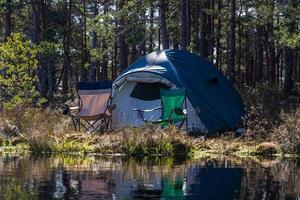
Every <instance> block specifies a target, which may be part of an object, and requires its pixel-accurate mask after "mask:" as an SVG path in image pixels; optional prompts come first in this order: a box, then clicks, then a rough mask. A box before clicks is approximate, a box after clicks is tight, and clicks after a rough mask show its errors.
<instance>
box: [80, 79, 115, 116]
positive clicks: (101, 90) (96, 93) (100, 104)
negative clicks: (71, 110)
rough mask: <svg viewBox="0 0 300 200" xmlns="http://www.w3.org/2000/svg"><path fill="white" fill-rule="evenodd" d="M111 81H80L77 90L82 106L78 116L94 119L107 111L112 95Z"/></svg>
mask: <svg viewBox="0 0 300 200" xmlns="http://www.w3.org/2000/svg"><path fill="white" fill-rule="evenodd" d="M111 87H112V82H111V81H100V82H78V84H77V91H78V95H79V98H80V101H81V108H80V111H79V113H78V115H77V116H79V117H85V119H86V120H93V119H94V118H97V117H98V116H99V115H101V114H104V113H105V112H106V111H107V105H108V103H109V99H110V95H111Z"/></svg>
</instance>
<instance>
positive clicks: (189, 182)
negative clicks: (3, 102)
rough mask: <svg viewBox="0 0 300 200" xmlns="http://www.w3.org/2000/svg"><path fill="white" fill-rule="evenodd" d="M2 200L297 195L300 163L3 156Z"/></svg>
mask: <svg viewBox="0 0 300 200" xmlns="http://www.w3.org/2000/svg"><path fill="white" fill-rule="evenodd" d="M0 199H14V200H15V199H84V200H86V199H87V200H89V199H122V200H123V199H124V200H125V199H166V200H167V199H172V200H173V199H178V200H180V199H191V200H192V199H199V200H216V199H220V200H227V199H270V200H276V199H288V200H289V199H300V163H299V160H296V159H293V160H292V159H290V160H255V159H250V158H245V159H240V158H239V159H237V158H228V157H227V158H209V159H199V160H193V161H191V160H184V159H177V160H174V159H172V158H144V159H133V158H124V157H86V158H83V157H76V156H67V157H59V156H54V157H13V156H2V157H1V159H0Z"/></svg>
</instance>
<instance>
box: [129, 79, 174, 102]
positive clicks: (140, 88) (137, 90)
mask: <svg viewBox="0 0 300 200" xmlns="http://www.w3.org/2000/svg"><path fill="white" fill-rule="evenodd" d="M169 88H170V86H168V85H165V84H163V83H160V82H155V83H142V82H137V83H136V85H135V87H134V89H133V90H132V92H131V94H130V97H134V98H137V99H141V100H144V101H153V100H156V99H160V89H169Z"/></svg>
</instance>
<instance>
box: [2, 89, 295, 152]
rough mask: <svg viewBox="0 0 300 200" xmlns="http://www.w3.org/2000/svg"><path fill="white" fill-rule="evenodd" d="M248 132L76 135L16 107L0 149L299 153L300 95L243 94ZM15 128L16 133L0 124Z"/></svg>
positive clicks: (54, 119)
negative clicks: (23, 146) (206, 135)
mask: <svg viewBox="0 0 300 200" xmlns="http://www.w3.org/2000/svg"><path fill="white" fill-rule="evenodd" d="M242 93H243V96H244V97H247V98H244V101H245V104H246V107H247V112H248V114H247V116H246V118H245V123H244V125H245V129H246V132H245V134H244V135H243V136H242V137H239V138H236V137H234V136H233V134H232V133H226V134H223V135H222V136H220V137H212V138H207V139H206V140H205V141H202V140H201V139H200V138H199V137H191V136H187V134H186V133H185V132H184V131H182V130H178V129H176V128H175V127H169V128H167V129H161V128H160V127H157V126H152V125H146V126H143V127H139V128H133V127H127V128H123V129H121V130H117V131H115V132H111V133H106V134H97V133H96V134H88V133H85V132H74V131H73V127H72V123H71V120H70V119H69V118H67V117H65V116H63V115H62V114H61V112H59V111H57V110H50V109H45V110H42V109H38V108H28V107H26V106H18V107H16V108H15V109H12V110H9V111H5V112H2V113H0V114H1V115H0V132H2V134H1V137H0V145H1V146H4V145H5V146H15V145H17V144H20V143H25V144H27V145H29V146H30V149H31V150H32V151H33V152H41V151H43V152H59V153H60V152H81V153H102V154H115V153H118V154H127V155H178V154H183V155H208V154H210V155H216V154H221V155H237V154H238V155H269V154H275V153H276V154H277V153H284V154H286V153H288V154H291V153H299V152H300V108H297V105H298V104H299V103H297V102H298V101H299V99H298V97H297V95H294V96H290V97H288V98H287V97H285V96H284V95H282V94H281V93H279V92H276V90H270V89H266V88H264V87H262V88H256V89H247V88H246V89H245V90H244V91H243V92H242ZM4 122H8V123H9V124H12V125H13V126H15V127H17V129H18V131H15V132H13V133H11V132H10V130H9V129H7V128H5V127H4V126H3V125H2V127H4V128H2V129H1V124H4Z"/></svg>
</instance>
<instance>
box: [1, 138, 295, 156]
mask: <svg viewBox="0 0 300 200" xmlns="http://www.w3.org/2000/svg"><path fill="white" fill-rule="evenodd" d="M188 137H189V136H188ZM190 139H191V140H192V141H193V142H195V143H199V142H200V143H201V145H200V146H199V144H198V145H197V146H195V147H192V148H191V147H187V146H184V147H183V148H184V149H185V151H184V153H180V149H179V150H178V149H177V150H176V151H175V152H176V153H168V152H166V153H134V152H131V153H130V152H124V153H120V152H118V151H117V149H115V150H114V149H105V146H104V147H103V149H101V148H95V146H93V145H87V144H85V145H83V146H82V149H80V148H78V145H79V144H78V143H76V142H70V141H69V143H72V144H74V146H73V147H69V148H68V149H64V148H63V144H62V146H49V147H47V149H41V148H36V149H34V148H33V147H32V146H30V144H29V143H25V142H22V143H19V144H16V145H11V144H10V145H6V146H1V147H0V154H14V155H17V156H18V155H20V156H22V155H37V156H42V155H68V156H69V155H71V156H72V155H75V156H87V157H89V156H109V157H138V158H143V157H185V158H189V159H200V158H207V157H215V156H230V157H238V158H248V157H249V158H262V159H265V158H300V154H299V153H297V152H291V153H283V152H282V151H281V150H280V146H279V145H277V144H276V143H275V142H262V143H258V144H256V145H255V144H254V142H253V144H249V141H246V142H245V141H232V142H231V144H230V145H232V146H227V147H226V145H225V146H223V147H222V146H220V144H221V143H222V144H223V145H224V143H227V142H228V140H230V138H225V139H224V138H217V139H207V140H206V141H199V139H198V138H190ZM236 140H238V139H236ZM172 142H174V143H175V142H176V141H175V140H174V141H172ZM213 145H214V147H213V148H211V147H212V146H213ZM175 146H176V145H175ZM216 146H218V148H216ZM237 146H238V147H237ZM143 148H145V149H146V148H149V149H150V148H153V147H151V146H145V147H143ZM186 149H188V150H186Z"/></svg>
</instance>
